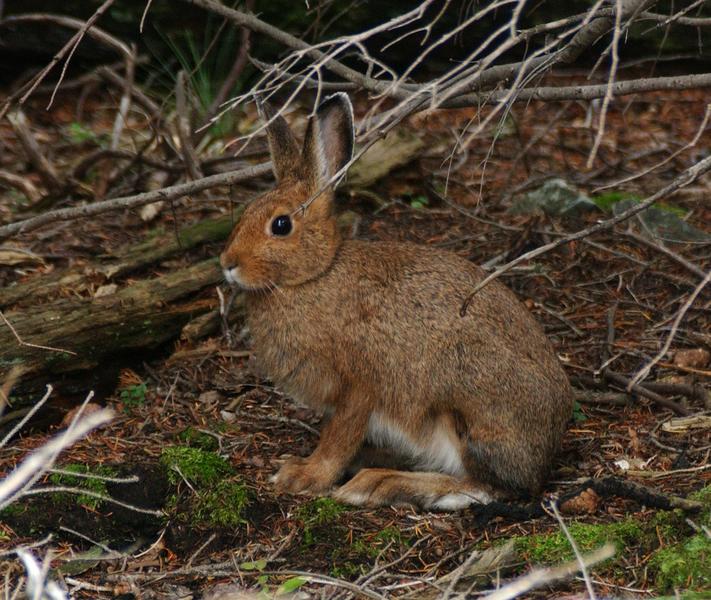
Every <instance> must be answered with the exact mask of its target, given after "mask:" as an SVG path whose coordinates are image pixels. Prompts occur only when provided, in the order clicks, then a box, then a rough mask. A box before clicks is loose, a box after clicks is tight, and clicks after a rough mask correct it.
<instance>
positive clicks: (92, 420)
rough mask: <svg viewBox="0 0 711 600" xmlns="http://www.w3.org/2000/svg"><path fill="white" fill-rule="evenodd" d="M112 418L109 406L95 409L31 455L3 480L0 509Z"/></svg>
mask: <svg viewBox="0 0 711 600" xmlns="http://www.w3.org/2000/svg"><path fill="white" fill-rule="evenodd" d="M112 417H113V411H111V410H109V409H107V408H104V409H100V410H97V411H95V412H92V413H91V414H89V415H87V416H86V417H83V418H81V419H79V420H78V421H77V422H76V424H75V425H74V426H73V427H70V428H69V429H67V430H66V431H65V432H63V433H61V434H60V435H58V436H56V437H55V438H53V439H52V440H50V441H49V442H47V443H46V444H44V445H43V446H41V447H40V448H38V449H37V450H35V451H34V452H33V453H32V454H30V455H29V456H28V457H27V458H26V459H25V460H23V461H22V463H20V465H19V466H17V467H16V468H15V470H14V471H12V472H11V473H10V474H9V475H8V476H7V477H5V479H3V480H2V481H1V482H0V509H2V508H5V507H6V506H7V505H8V504H10V502H12V501H13V500H14V499H15V497H16V496H17V494H21V493H23V488H24V487H25V486H26V485H27V484H28V483H30V482H31V481H33V480H36V478H37V477H38V476H41V474H42V473H44V472H46V470H47V469H49V468H50V467H52V465H53V464H54V461H55V459H56V457H57V455H58V454H59V453H60V452H61V451H62V450H64V449H65V448H68V447H69V446H71V445H72V444H74V442H76V441H77V440H79V439H81V438H83V437H84V436H85V435H86V434H87V433H89V432H90V431H91V430H92V429H95V428H96V427H99V426H101V425H104V424H105V423H108V422H109V421H110V420H111V418H112Z"/></svg>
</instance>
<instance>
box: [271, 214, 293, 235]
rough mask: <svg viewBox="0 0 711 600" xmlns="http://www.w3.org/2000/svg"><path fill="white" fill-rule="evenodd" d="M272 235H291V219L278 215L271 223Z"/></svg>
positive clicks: (287, 216)
mask: <svg viewBox="0 0 711 600" xmlns="http://www.w3.org/2000/svg"><path fill="white" fill-rule="evenodd" d="M272 233H273V234H274V235H289V234H290V233H291V217H289V215H279V216H278V217H276V218H275V219H274V220H273V221H272Z"/></svg>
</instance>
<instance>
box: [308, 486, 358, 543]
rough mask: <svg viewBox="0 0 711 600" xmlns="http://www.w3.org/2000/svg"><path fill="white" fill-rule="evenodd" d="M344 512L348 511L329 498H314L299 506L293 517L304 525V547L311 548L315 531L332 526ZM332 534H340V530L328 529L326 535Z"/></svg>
mask: <svg viewBox="0 0 711 600" xmlns="http://www.w3.org/2000/svg"><path fill="white" fill-rule="evenodd" d="M346 510H348V509H347V508H346V507H345V506H344V505H343V504H340V503H338V502H336V501H335V500H333V499H331V498H316V499H314V500H309V501H308V502H306V503H304V504H302V505H301V506H299V508H298V509H297V510H296V514H295V517H296V518H297V519H299V520H301V521H302V522H303V524H304V527H303V540H304V545H305V546H311V545H312V544H313V543H314V542H315V541H316V533H317V530H318V529H319V528H322V527H323V526H325V525H333V524H334V523H335V521H336V520H337V519H338V517H339V516H340V515H341V514H342V513H344V512H345V511H346ZM334 532H335V533H340V529H339V528H337V527H330V528H329V531H328V534H333V533H334ZM329 537H330V536H329Z"/></svg>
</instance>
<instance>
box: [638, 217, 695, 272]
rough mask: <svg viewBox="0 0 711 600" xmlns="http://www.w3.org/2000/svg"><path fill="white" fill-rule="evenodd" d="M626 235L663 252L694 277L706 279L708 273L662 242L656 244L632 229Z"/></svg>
mask: <svg viewBox="0 0 711 600" xmlns="http://www.w3.org/2000/svg"><path fill="white" fill-rule="evenodd" d="M625 235H626V236H627V237H628V238H632V239H633V240H634V241H635V242H639V243H640V244H644V245H645V246H647V247H648V248H654V249H655V250H656V251H657V252H661V253H662V254H664V255H665V256H667V257H669V258H671V259H672V260H673V261H674V262H676V263H677V264H679V265H681V266H682V267H684V268H685V269H686V270H687V271H690V272H691V273H693V274H694V275H696V276H698V277H701V279H703V278H704V277H706V273H705V272H704V270H703V269H702V268H701V267H697V266H696V265H695V264H694V263H692V262H689V261H688V260H686V259H685V258H684V257H683V256H680V255H679V254H677V253H676V252H674V251H673V250H670V249H669V248H667V247H666V246H665V245H664V244H663V243H662V242H655V241H653V240H650V239H648V238H646V237H644V236H642V235H639V234H638V233H635V232H634V231H632V230H630V229H628V230H627V231H625Z"/></svg>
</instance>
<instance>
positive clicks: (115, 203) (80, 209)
mask: <svg viewBox="0 0 711 600" xmlns="http://www.w3.org/2000/svg"><path fill="white" fill-rule="evenodd" d="M271 173H272V167H271V163H261V164H258V165H254V166H253V167H247V168H246V169H240V170H239V171H231V172H229V173H220V174H219V175H210V176H209V177H204V178H202V179H198V180H196V181H191V182H189V183H182V184H179V185H174V186H171V187H167V188H162V189H159V190H154V191H151V192H144V193H142V194H136V195H135V196H124V197H122V198H112V199H110V200H104V201H103V202H94V203H93V204H87V205H84V206H76V207H72V208H61V209H58V210H52V211H48V212H46V213H44V214H41V215H37V216H36V217H31V218H29V219H25V220H23V221H17V222H15V223H10V224H8V225H3V226H0V239H5V238H7V237H10V236H12V235H17V234H18V233H24V232H27V231H32V230H33V229H37V228H38V227H41V226H42V225H47V224H48V223H56V222H58V221H70V220H73V219H77V218H82V217H90V216H94V215H100V214H103V213H106V212H111V211H114V210H125V209H127V208H135V207H137V206H143V205H145V204H151V203H152V202H158V201H160V200H175V199H176V198H181V197H183V196H187V195H189V194H196V193H198V192H202V191H204V190H207V189H210V188H213V187H217V186H221V185H232V184H235V183H239V182H241V181H245V180H247V179H252V178H255V177H263V176H265V175H270V174H271Z"/></svg>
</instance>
